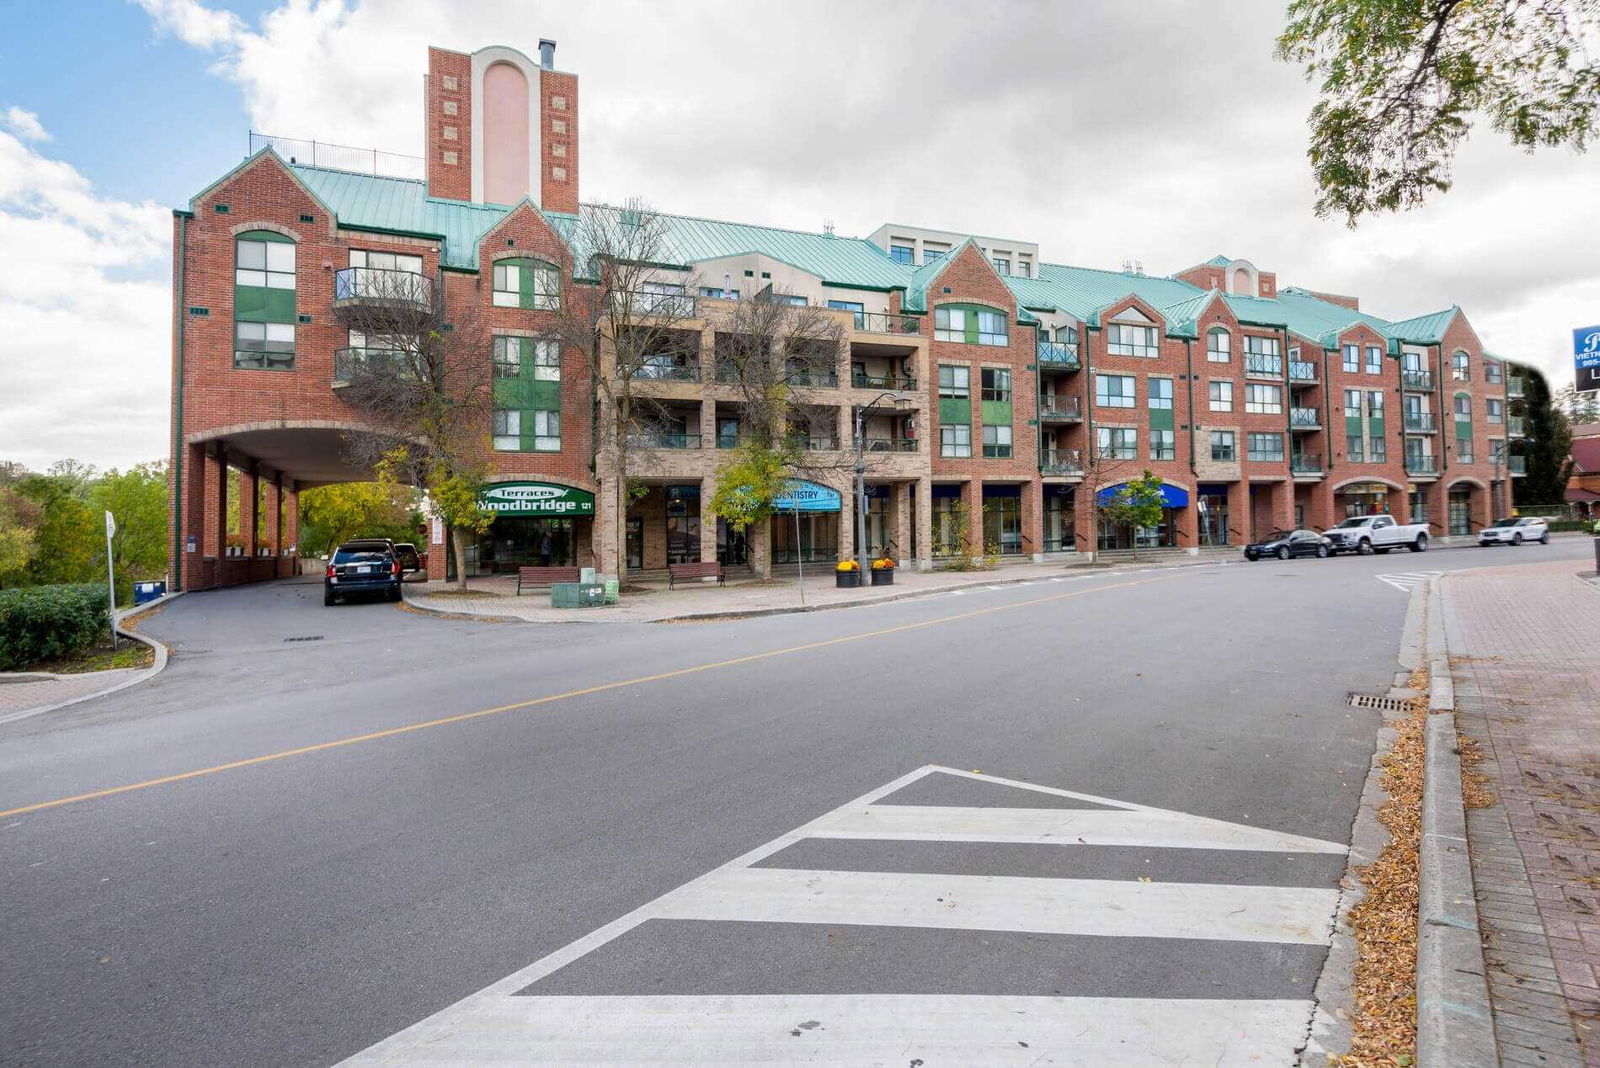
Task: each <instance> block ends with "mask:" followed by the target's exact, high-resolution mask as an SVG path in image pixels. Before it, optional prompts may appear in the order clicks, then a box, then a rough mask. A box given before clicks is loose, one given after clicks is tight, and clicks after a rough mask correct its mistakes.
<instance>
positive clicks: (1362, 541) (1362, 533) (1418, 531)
mask: <svg viewBox="0 0 1600 1068" xmlns="http://www.w3.org/2000/svg"><path fill="white" fill-rule="evenodd" d="M1323 534H1324V536H1326V537H1327V539H1328V543H1329V544H1328V551H1329V553H1330V554H1331V555H1333V556H1338V555H1339V554H1340V553H1342V552H1356V553H1360V554H1361V555H1362V556H1368V555H1370V554H1372V553H1386V552H1388V551H1389V550H1390V549H1398V548H1400V547H1401V546H1405V547H1406V548H1407V549H1410V550H1411V551H1412V552H1414V553H1425V552H1427V551H1428V525H1427V524H1426V523H1396V522H1395V521H1394V516H1392V515H1356V516H1351V517H1350V518H1349V519H1346V520H1345V521H1344V522H1343V523H1340V524H1339V525H1338V526H1336V527H1329V528H1328V529H1327V530H1325V531H1323Z"/></svg>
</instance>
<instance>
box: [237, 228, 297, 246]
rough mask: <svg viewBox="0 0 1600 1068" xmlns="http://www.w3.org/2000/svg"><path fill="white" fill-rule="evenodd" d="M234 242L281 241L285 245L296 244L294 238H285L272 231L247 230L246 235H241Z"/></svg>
mask: <svg viewBox="0 0 1600 1068" xmlns="http://www.w3.org/2000/svg"><path fill="white" fill-rule="evenodd" d="M234 240H236V241H281V242H282V243H284V244H285V245H292V244H294V238H292V237H284V236H283V235H282V234H280V233H277V232H275V231H272V230H246V231H245V232H244V233H242V234H239V235H238V236H237V237H236V238H235V239H234Z"/></svg>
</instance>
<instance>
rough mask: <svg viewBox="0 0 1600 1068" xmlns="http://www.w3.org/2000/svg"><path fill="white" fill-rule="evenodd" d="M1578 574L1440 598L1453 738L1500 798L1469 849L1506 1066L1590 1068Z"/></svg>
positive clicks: (1483, 813)
mask: <svg viewBox="0 0 1600 1068" xmlns="http://www.w3.org/2000/svg"><path fill="white" fill-rule="evenodd" d="M1578 566H1579V565H1578V564H1576V563H1574V562H1572V561H1562V562H1556V563H1550V564H1533V565H1523V566H1518V567H1497V568H1484V569H1481V570H1476V571H1463V572H1457V573H1453V574H1449V575H1446V576H1445V577H1444V579H1443V582H1442V594H1443V604H1444V615H1445V626H1446V631H1447V634H1448V641H1449V646H1450V654H1451V662H1452V674H1453V675H1454V678H1455V683H1456V698H1457V709H1458V712H1459V723H1460V726H1461V729H1462V730H1463V732H1464V733H1466V734H1467V735H1469V736H1471V737H1476V738H1478V739H1479V741H1480V744H1481V745H1482V747H1483V750H1484V755H1485V757H1486V760H1485V763H1484V765H1483V770H1484V771H1485V772H1486V773H1488V774H1489V775H1490V779H1491V781H1490V788H1491V789H1492V790H1493V791H1494V792H1495V793H1496V794H1497V795H1498V797H1499V802H1498V803H1497V804H1495V805H1493V806H1491V807H1489V808H1484V809H1478V810H1475V811H1473V812H1471V813H1469V817H1468V837H1469V839H1470V845H1471V850H1472V854H1473V878H1474V881H1475V884H1476V889H1477V896H1478V904H1479V910H1480V917H1481V922H1482V926H1483V934H1484V946H1485V950H1484V957H1485V963H1486V964H1487V966H1488V970H1489V987H1490V998H1491V1001H1492V1003H1493V1006H1494V1014H1495V1032H1496V1035H1497V1037H1498V1039H1499V1042H1500V1051H1501V1057H1502V1060H1503V1063H1506V1064H1546V1065H1557V1064H1559V1065H1569V1064H1579V1063H1582V1064H1586V1065H1589V1066H1596V1068H1600V979H1597V975H1600V652H1597V650H1596V648H1595V642H1596V638H1597V637H1600V589H1597V588H1596V587H1594V586H1592V585H1590V584H1589V583H1586V582H1584V581H1582V580H1581V579H1579V578H1578V577H1577V576H1576V574H1575V572H1576V570H1577V568H1578ZM1574 1038H1576V1040H1577V1044H1575V1043H1574ZM1580 1045H1581V1053H1580V1049H1579V1046H1580Z"/></svg>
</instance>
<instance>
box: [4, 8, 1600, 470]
mask: <svg viewBox="0 0 1600 1068" xmlns="http://www.w3.org/2000/svg"><path fill="white" fill-rule="evenodd" d="M14 2H15V4H16V7H14V8H13V17H11V18H8V20H7V26H6V30H5V32H4V36H0V249H3V250H5V255H3V256H0V459H17V460H22V461H24V462H26V463H28V464H30V465H32V466H35V467H43V466H45V465H47V464H48V463H50V462H51V461H53V460H55V459H59V458H61V457H66V456H72V457H76V458H78V459H81V460H86V461H89V462H92V463H95V464H99V465H126V464H130V463H136V462H138V461H140V460H145V459H152V458H156V457H159V456H163V455H165V453H166V451H167V444H166V436H167V434H168V413H167V404H168V392H169V364H170V315H171V308H170V277H171V263H170V252H171V209H172V208H173V207H177V206H182V205H184V204H185V203H186V202H187V200H188V198H189V197H190V196H191V195H192V194H193V193H195V192H197V191H199V190H200V189H201V188H203V187H204V186H205V185H206V184H208V183H209V182H210V181H211V180H212V179H214V178H216V177H217V176H218V175H220V174H221V173H223V172H224V171H225V170H227V169H228V168H229V167H230V166H232V165H233V164H235V163H237V162H238V161H239V159H240V158H241V157H242V155H243V154H244V152H245V148H246V144H247V139H246V133H247V131H248V130H250V129H255V130H261V131H265V132H268V133H274V134H282V135H287V136H294V137H305V138H317V139H319V140H325V141H332V142H337V143H343V144H350V145H357V146H363V147H376V148H382V149H387V150H390V151H395V152H403V153H412V154H420V152H421V149H422V144H421V141H422V129H421V120H420V113H421V93H422V72H423V69H424V66H425V48H426V46H427V45H428V44H430V43H434V44H440V45H444V46H447V47H453V48H457V49H462V50H472V49H475V48H479V47H482V46H483V45H486V44H496V43H498V44H510V45H514V46H517V47H520V48H522V49H523V50H524V51H528V52H532V51H534V49H535V46H536V44H537V41H538V39H539V38H540V37H552V38H554V39H556V40H557V41H558V42H559V47H558V50H557V55H556V59H557V66H558V67H560V68H562V69H564V70H570V71H573V72H575V73H577V74H578V75H579V76H580V77H581V79H582V82H581V85H582V116H583V132H582V136H583V173H582V193H583V196H584V199H586V200H613V201H615V200H620V199H623V198H626V197H630V196H639V197H643V198H644V199H645V200H646V201H647V202H649V203H650V204H651V205H652V206H654V207H656V208H658V209H660V210H663V211H671V212H679V213H684V214H699V215H710V216H713V217H718V218H729V219H736V220H740V221H748V222H760V223H767V224H771V225H777V226H787V227H795V228H802V229H820V228H821V227H822V226H823V224H824V223H825V222H830V221H831V222H832V223H833V224H834V225H835V227H836V229H837V231H838V232H839V233H841V234H853V235H864V234H867V233H870V232H871V231H872V230H873V229H875V228H876V227H877V226H878V225H879V224H880V223H882V222H887V221H896V222H904V223H915V224H921V225H928V226H934V227H940V228H946V229H952V230H966V231H969V232H974V233H981V234H987V235H993V236H1000V237H1013V238H1018V239H1022V240H1032V241H1037V242H1038V243H1039V245H1040V246H1041V250H1042V254H1043V256H1044V258H1045V259H1046V260H1049V261H1053V262H1058V263H1074V264H1082V265H1086V266H1095V267H1108V268H1113V269H1114V268H1117V267H1119V266H1120V265H1121V264H1122V263H1123V262H1124V261H1125V260H1134V261H1138V262H1140V263H1142V264H1143V265H1144V268H1145V270H1146V271H1147V272H1149V273H1151V274H1158V273H1159V274H1167V273H1171V272H1173V271H1177V270H1180V269H1182V268H1184V267H1186V266H1189V265H1191V264H1194V263H1197V262H1200V261H1202V260H1204V259H1207V258H1209V257H1210V256H1213V255H1215V254H1217V253H1223V254H1226V255H1229V256H1239V257H1245V258H1249V259H1251V260H1252V261H1253V262H1255V263H1256V264H1257V265H1258V266H1259V267H1262V268H1264V269H1270V270H1275V271H1277V272H1278V279H1279V284H1280V285H1303V286H1308V287H1311V288H1316V289H1324V290H1333V291H1336V292H1343V293H1356V294H1359V295H1360V297H1361V300H1362V307H1363V308H1364V309H1366V310H1370V311H1373V312H1376V313H1377V314H1379V315H1384V316H1388V317H1391V318H1403V317H1407V316H1411V315H1416V314H1421V313H1424V312H1429V311H1434V310H1437V309H1439V308H1442V307H1447V306H1448V305H1450V304H1452V303H1458V304H1460V305H1462V306H1463V307H1464V308H1465V309H1466V311H1467V314H1468V316H1469V317H1470V319H1471V321H1472V322H1473V324H1474V326H1475V327H1476V328H1477V330H1478V332H1479V334H1480V335H1481V336H1482V337H1483V338H1484V341H1485V343H1486V344H1487V345H1488V346H1489V347H1490V348H1491V349H1493V350H1495V351H1498V352H1501V353H1503V354H1505V355H1508V356H1512V357H1514V358H1520V359H1525V360H1528V361H1531V362H1533V363H1536V364H1538V365H1540V366H1541V367H1543V368H1544V369H1545V370H1546V371H1547V372H1548V373H1550V374H1552V375H1553V376H1554V380H1555V381H1556V383H1557V384H1560V383H1563V382H1566V381H1570V379H1571V359H1570V356H1569V355H1568V352H1569V350H1570V340H1571V330H1572V328H1573V327H1576V326H1582V325H1587V324H1590V323H1595V322H1600V256H1597V248H1600V246H1597V245H1596V240H1595V235H1597V234H1600V153H1594V154H1591V155H1589V156H1577V155H1574V154H1572V153H1569V152H1566V151H1556V152H1547V153H1543V154H1540V155H1538V156H1534V157H1529V156H1526V155H1523V154H1521V153H1519V152H1516V151H1514V150H1511V149H1509V148H1507V147H1505V146H1503V145H1501V144H1499V143H1498V142H1497V139H1496V137H1495V135H1494V134H1493V132H1492V131H1488V130H1484V131H1483V132H1482V133H1481V135H1480V136H1479V137H1478V138H1477V140H1475V141H1474V142H1473V143H1472V144H1470V145H1469V147H1468V149H1467V151H1466V152H1465V153H1464V155H1463V156H1462V158H1461V159H1460V160H1459V164H1458V167H1457V173H1456V179H1457V180H1456V186H1455V189H1454V190H1453V191H1452V192H1451V193H1449V194H1448V195H1446V196H1444V197H1440V198H1437V199H1436V200H1435V202H1434V203H1433V204H1431V205H1430V206H1428V207H1427V208H1426V209H1424V210H1422V211H1418V212H1413V213H1410V214H1407V215H1403V216H1399V217H1392V218H1385V219H1380V220H1376V221H1370V222H1366V223H1363V224H1362V226H1361V228H1360V229H1359V230H1356V231H1350V230H1347V229H1346V228H1345V227H1344V226H1343V225H1342V224H1341V223H1338V222H1319V221H1318V220H1316V219H1315V218H1314V216H1313V215H1312V213H1311V204H1312V201H1313V190H1312V187H1311V183H1310V179H1309V173H1308V169H1307V166H1306V162H1305V156H1304V149H1305V115H1306V112H1307V109H1308V108H1309V107H1310V104H1311V101H1312V93H1311V89H1310V87H1309V86H1307V85H1306V84H1305V83H1304V81H1303V80H1302V78H1301V77H1300V75H1299V73H1298V72H1297V71H1296V70H1294V69H1292V68H1289V67H1286V66H1284V65H1282V64H1279V63H1277V62H1276V61H1274V60H1273V58H1272V40H1273V36H1274V34H1275V32H1276V31H1277V29H1278V27H1279V25H1280V23H1281V21H1282V14H1283V11H1282V7H1283V5H1282V3H1281V2H1278V3H1274V2H1270V0H1264V2H1257V0H1230V2H1229V3H1226V4H1214V5H1207V6H1205V7H1204V8H1200V7H1197V6H1195V5H1193V4H1189V3H1180V2H1165V0H1142V2H1141V3H1139V4H1131V5H1130V4H1125V3H1121V2H1116V0H1105V2H1089V0H1074V2H1071V3H1068V2H1065V0H1057V2H1054V3H1045V2H1038V3H1029V2H1022V0H1012V2H1007V3H994V4H986V5H972V4H964V3H955V2H944V0H924V2H920V3H911V2H905V3H893V2H876V0H875V2H872V3H864V2H861V0H853V2H839V3H833V2H822V3H808V2H805V0H797V2H791V3H786V4H783V5H777V4H763V3H754V2H751V0H745V2H743V3H737V4H734V3H688V2H684V3H661V2H659V0H657V2H654V3H631V2H630V3H610V2H601V0H586V2H581V3H580V2H576V0H567V2H564V3H556V2H544V0H501V2H490V0H473V2H464V0H287V2H283V3H274V2H271V0H254V2H238V3H224V2H223V0H206V2H200V0H136V2H128V3H120V2H117V0H98V2H96V3H94V4H92V5H91V4H90V3H87V2H81V0H74V2H73V3H69V4H62V3H55V2H51V0H14ZM18 9H20V12H21V14H20V16H18V15H17V14H16V12H17V10H18ZM69 43H70V44H69Z"/></svg>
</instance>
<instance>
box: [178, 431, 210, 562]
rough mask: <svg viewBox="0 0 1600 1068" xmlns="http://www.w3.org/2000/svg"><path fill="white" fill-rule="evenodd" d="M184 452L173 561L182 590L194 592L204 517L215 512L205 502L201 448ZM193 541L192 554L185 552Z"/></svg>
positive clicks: (202, 554)
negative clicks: (180, 520)
mask: <svg viewBox="0 0 1600 1068" xmlns="http://www.w3.org/2000/svg"><path fill="white" fill-rule="evenodd" d="M184 449H185V450H186V452H185V457H184V476H183V486H182V487H181V491H182V493H183V530H182V532H181V534H182V537H181V538H180V544H179V546H178V557H179V558H178V560H177V561H176V562H175V565H174V566H175V567H176V568H177V574H179V575H181V576H182V582H183V588H184V589H186V590H197V589H201V588H202V583H203V581H204V569H203V568H202V567H201V562H202V561H203V560H204V558H205V555H206V527H207V517H208V516H211V515H214V514H215V512H216V510H215V509H214V508H212V507H211V505H210V502H209V501H207V499H206V488H207V487H208V486H209V485H210V484H211V483H210V482H209V481H207V474H208V473H209V471H210V468H209V467H208V466H207V465H208V463H209V461H208V460H207V459H206V447H205V446H204V445H185V446H184ZM190 538H193V539H194V552H190V551H189V539H190Z"/></svg>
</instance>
